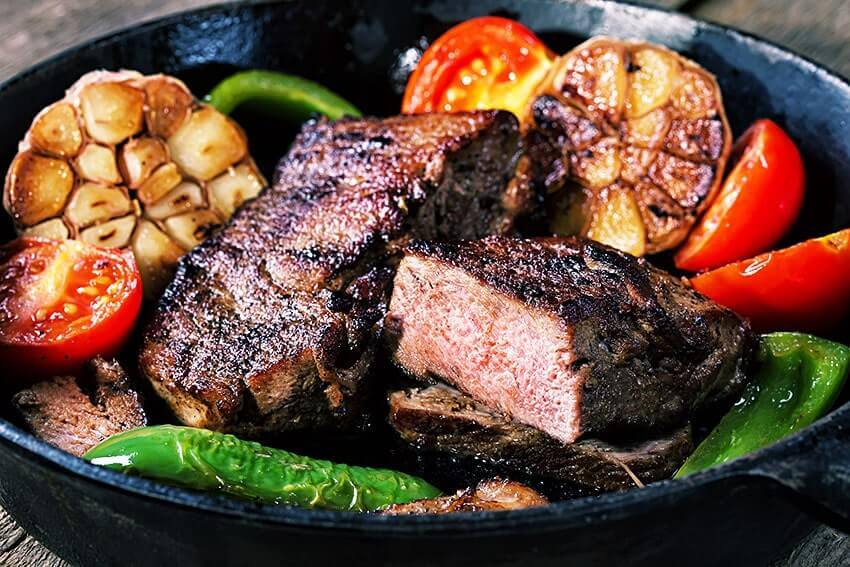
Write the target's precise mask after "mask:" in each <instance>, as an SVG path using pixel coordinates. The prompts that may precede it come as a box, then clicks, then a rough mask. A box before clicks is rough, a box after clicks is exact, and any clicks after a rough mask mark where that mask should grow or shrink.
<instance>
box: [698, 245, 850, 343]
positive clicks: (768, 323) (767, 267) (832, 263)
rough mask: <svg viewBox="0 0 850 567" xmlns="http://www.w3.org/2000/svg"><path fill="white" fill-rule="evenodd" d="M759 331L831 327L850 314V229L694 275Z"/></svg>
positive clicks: (705, 289) (712, 295)
mask: <svg viewBox="0 0 850 567" xmlns="http://www.w3.org/2000/svg"><path fill="white" fill-rule="evenodd" d="M690 281H691V285H692V286H693V287H694V289H696V290H697V291H699V292H700V293H702V294H703V295H706V296H708V297H710V298H711V299H713V300H715V301H717V302H718V303H720V304H721V305H725V306H726V307H729V308H730V309H732V310H733V311H735V312H737V313H738V314H739V315H742V316H744V317H746V318H748V319H750V322H751V323H752V325H753V328H754V329H755V330H757V331H779V330H781V331H808V332H818V331H828V330H829V329H830V328H833V327H834V326H835V325H836V324H837V323H840V322H841V321H842V320H844V318H845V317H847V315H848V314H850V229H845V230H842V231H839V232H836V233H834V234H830V235H829V236H824V237H822V238H816V239H813V240H807V241H806V242H802V243H800V244H796V245H794V246H791V247H789V248H785V249H782V250H778V251H775V252H767V253H765V254H761V255H759V256H756V257H755V258H751V259H749V260H744V261H742V262H737V263H734V264H729V265H727V266H723V267H722V268H718V269H716V270H712V271H710V272H706V273H704V274H701V275H698V276H695V277H693V278H691V280H690Z"/></svg>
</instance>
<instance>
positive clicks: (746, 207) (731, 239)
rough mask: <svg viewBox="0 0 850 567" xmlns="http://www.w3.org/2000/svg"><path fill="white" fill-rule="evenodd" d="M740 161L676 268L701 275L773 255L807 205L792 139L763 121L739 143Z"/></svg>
mask: <svg viewBox="0 0 850 567" xmlns="http://www.w3.org/2000/svg"><path fill="white" fill-rule="evenodd" d="M732 155H733V160H734V159H735V158H734V156H740V158H739V159H738V160H737V162H736V163H735V164H734V166H733V168H732V171H731V172H730V173H729V175H728V176H727V178H726V180H725V181H724V182H723V186H722V187H721V189H720V194H719V195H718V196H717V199H716V200H715V201H714V203H713V204H712V205H711V206H710V207H709V209H708V210H707V211H706V213H705V215H703V218H702V220H701V221H700V222H699V224H698V225H697V226H696V227H695V228H694V230H693V231H692V232H691V234H690V236H689V237H688V240H687V241H686V242H685V244H683V245H682V247H681V248H680V249H679V251H678V252H677V253H676V256H675V262H676V267H677V268H679V269H682V270H688V271H692V272H697V271H701V270H705V269H710V268H716V267H718V266H722V265H724V264H728V263H730V262H737V261H738V260H743V259H745V258H749V257H752V256H754V255H756V254H759V253H761V252H764V251H765V250H769V249H770V247H771V246H773V245H774V244H776V243H777V242H778V241H779V239H780V238H782V236H783V235H784V234H785V233H786V232H787V231H788V229H789V228H791V225H792V224H794V221H795V220H796V219H797V215H798V213H799V212H800V207H802V205H803V196H804V192H805V186H806V180H805V174H804V171H803V159H802V158H801V157H800V152H799V150H798V149H797V146H796V145H794V142H793V141H792V140H791V138H789V137H788V135H787V134H786V133H785V132H784V131H783V130H782V129H781V128H780V127H779V126H777V125H776V124H775V123H774V122H772V121H770V120H758V121H757V122H755V123H754V124H753V125H752V126H751V127H750V128H749V129H748V130H747V131H746V132H745V133H744V135H743V136H741V138H740V139H739V140H738V142H736V144H735V149H734V151H733V153H732Z"/></svg>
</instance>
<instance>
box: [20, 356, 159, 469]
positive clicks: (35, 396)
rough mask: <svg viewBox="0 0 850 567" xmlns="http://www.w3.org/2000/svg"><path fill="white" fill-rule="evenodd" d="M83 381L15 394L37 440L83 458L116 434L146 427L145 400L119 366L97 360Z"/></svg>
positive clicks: (60, 381) (63, 380) (55, 382)
mask: <svg viewBox="0 0 850 567" xmlns="http://www.w3.org/2000/svg"><path fill="white" fill-rule="evenodd" d="M80 382H81V383H82V384H81V383H80ZM80 382H78V381H77V380H76V379H75V378H73V377H71V376H59V377H56V378H52V379H50V380H46V381H44V382H39V383H37V384H35V385H34V386H32V387H30V388H28V389H26V390H23V391H21V392H18V393H17V394H15V396H14V398H13V399H12V403H13V405H14V406H15V408H16V409H17V410H18V411H19V412H20V414H21V415H22V416H23V417H24V420H25V421H26V422H27V425H29V427H30V429H31V430H32V432H33V433H35V435H36V437H39V438H40V439H43V440H44V441H47V442H48V443H50V444H51V445H53V446H54V447H58V448H59V449H63V450H65V451H68V452H69V453H72V454H74V455H76V456H78V457H79V456H82V455H83V454H85V453H86V452H87V451H88V450H89V449H91V448H92V447H94V446H95V445H97V444H98V443H100V442H101V441H103V440H105V439H106V438H107V437H109V436H111V435H115V434H116V433H121V432H122V431H128V430H130V429H134V428H136V427H142V426H144V425H145V424H146V422H147V418H146V417H145V412H144V410H143V409H142V404H141V402H140V400H139V395H138V394H137V393H136V391H135V390H133V389H132V388H131V387H130V383H129V379H128V377H127V375H126V373H125V372H124V370H123V369H122V368H121V367H120V366H119V365H118V363H117V362H107V361H105V360H103V359H102V358H95V359H94V360H93V361H92V362H90V363H89V366H88V367H87V372H86V375H85V376H84V377H83V379H82V380H81V381H80ZM81 385H82V386H83V387H82V388H81ZM89 389H91V390H92V393H91V395H89V394H88V393H87V391H89Z"/></svg>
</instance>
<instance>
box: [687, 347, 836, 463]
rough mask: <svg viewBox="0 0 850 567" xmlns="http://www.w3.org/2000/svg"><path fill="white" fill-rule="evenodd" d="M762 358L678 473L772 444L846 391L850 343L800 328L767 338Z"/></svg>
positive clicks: (815, 418) (796, 428)
mask: <svg viewBox="0 0 850 567" xmlns="http://www.w3.org/2000/svg"><path fill="white" fill-rule="evenodd" d="M758 362H759V363H760V368H759V370H758V373H757V374H756V376H755V377H754V378H753V380H752V381H751V382H750V383H749V384H748V385H747V387H746V388H745V389H744V394H743V396H742V397H741V399H740V400H739V401H738V402H737V403H736V404H735V406H734V407H733V408H732V410H731V411H730V412H729V413H728V414H726V415H725V416H724V417H723V419H721V420H720V423H719V424H718V425H717V427H716V428H715V429H714V430H713V431H712V432H711V433H710V434H709V435H708V437H706V438H705V441H703V442H702V443H701V444H700V445H699V447H697V449H696V451H694V452H693V454H692V455H691V456H690V457H689V458H688V460H687V461H685V464H684V465H682V468H680V469H679V472H677V473H676V478H680V477H683V476H687V475H689V474H692V473H695V472H697V471H701V470H703V469H707V468H709V467H713V466H715V465H719V464H721V463H725V462H726V461H730V460H732V459H735V458H737V457H740V456H742V455H745V454H747V453H750V452H752V451H755V450H756V449H760V448H761V447H765V446H767V445H770V444H771V443H773V442H775V441H778V440H779V439H782V438H783V437H785V436H786V435H790V434H791V433H794V432H795V431H797V430H799V429H802V428H804V427H806V426H807V425H809V424H811V423H812V422H814V421H815V420H817V419H818V418H820V417H821V416H822V415H824V414H825V413H826V412H827V411H829V408H830V407H832V405H833V404H834V403H835V400H836V398H837V397H838V394H839V393H840V392H841V387H842V386H843V385H844V381H845V380H846V378H847V374H848V371H849V370H850V348H848V347H846V346H844V345H841V344H838V343H834V342H831V341H827V340H825V339H820V338H817V337H813V336H811V335H804V334H801V333H772V334H769V335H764V336H763V337H762V341H761V347H760V349H759V353H758Z"/></svg>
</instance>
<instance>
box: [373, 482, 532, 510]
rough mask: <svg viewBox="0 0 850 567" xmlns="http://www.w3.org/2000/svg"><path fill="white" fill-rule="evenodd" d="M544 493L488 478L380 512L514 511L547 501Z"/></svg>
mask: <svg viewBox="0 0 850 567" xmlns="http://www.w3.org/2000/svg"><path fill="white" fill-rule="evenodd" d="M548 503H549V501H548V500H546V498H545V497H544V496H542V495H541V494H538V493H537V492H536V491H535V490H533V489H531V488H529V487H527V486H524V485H522V484H520V483H518V482H511V481H509V480H502V479H498V478H495V479H492V480H483V481H481V482H480V483H478V486H476V487H475V488H467V489H465V490H459V491H458V492H457V493H456V494H452V495H450V496H439V497H437V498H429V499H427V500H416V501H414V502H408V503H407V504H393V505H392V506H389V507H387V508H384V509H383V510H382V511H381V513H382V514H387V515H390V516H401V515H407V514H453V513H456V512H482V511H485V510H487V511H492V512H496V511H500V510H518V509H520V508H531V507H533V506H543V505H545V504H548Z"/></svg>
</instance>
